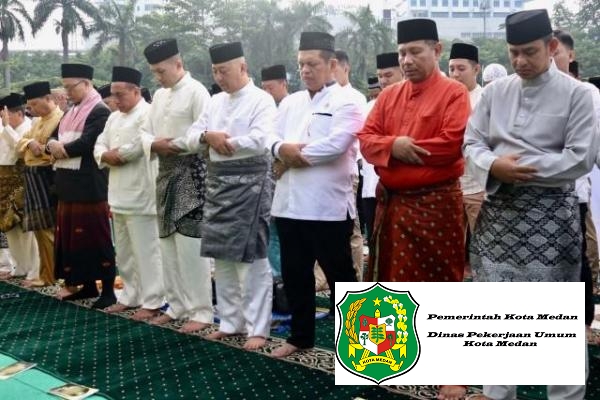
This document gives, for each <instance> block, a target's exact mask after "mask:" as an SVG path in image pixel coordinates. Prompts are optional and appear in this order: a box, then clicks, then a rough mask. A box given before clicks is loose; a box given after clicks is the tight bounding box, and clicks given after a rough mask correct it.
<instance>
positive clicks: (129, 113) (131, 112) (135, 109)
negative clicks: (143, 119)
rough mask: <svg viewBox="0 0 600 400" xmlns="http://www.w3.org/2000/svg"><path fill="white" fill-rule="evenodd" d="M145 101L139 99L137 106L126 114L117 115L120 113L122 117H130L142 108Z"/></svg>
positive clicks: (141, 98)
mask: <svg viewBox="0 0 600 400" xmlns="http://www.w3.org/2000/svg"><path fill="white" fill-rule="evenodd" d="M145 102H146V100H144V98H143V97H140V101H138V102H137V104H136V105H135V106H133V108H132V109H131V110H129V111H128V112H126V113H124V112H121V111H119V113H121V115H123V116H127V115H132V114H134V113H135V112H136V111H137V110H139V109H140V107H141V106H142V104H143V103H145Z"/></svg>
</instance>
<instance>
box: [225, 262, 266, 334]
mask: <svg viewBox="0 0 600 400" xmlns="http://www.w3.org/2000/svg"><path fill="white" fill-rule="evenodd" d="M215 286H216V289H217V310H218V314H219V318H220V320H221V323H220V325H219V331H221V332H225V333H247V334H248V336H249V337H253V336H260V337H264V338H267V337H269V332H270V330H271V311H272V308H273V274H272V272H271V266H270V265H269V260H268V259H266V258H261V259H259V260H255V261H254V262H253V263H252V264H249V263H240V262H233V261H225V260H215Z"/></svg>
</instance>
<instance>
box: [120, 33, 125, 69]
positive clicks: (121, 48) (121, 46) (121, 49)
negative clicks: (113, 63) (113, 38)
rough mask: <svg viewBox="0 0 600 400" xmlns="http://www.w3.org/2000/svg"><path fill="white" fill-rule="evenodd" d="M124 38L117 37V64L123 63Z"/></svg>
mask: <svg viewBox="0 0 600 400" xmlns="http://www.w3.org/2000/svg"><path fill="white" fill-rule="evenodd" d="M125 57H126V54H125V39H124V38H120V39H119V65H125V64H126V62H125Z"/></svg>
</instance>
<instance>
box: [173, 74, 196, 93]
mask: <svg viewBox="0 0 600 400" xmlns="http://www.w3.org/2000/svg"><path fill="white" fill-rule="evenodd" d="M190 79H192V76H191V75H190V73H189V72H188V71H186V72H185V74H184V75H183V77H182V78H181V79H180V80H179V82H177V83H176V84H174V85H173V87H172V88H171V90H172V91H173V92H175V91H177V90H179V89H181V88H182V87H184V86H185V85H186V84H187V83H188V81H189V80H190Z"/></svg>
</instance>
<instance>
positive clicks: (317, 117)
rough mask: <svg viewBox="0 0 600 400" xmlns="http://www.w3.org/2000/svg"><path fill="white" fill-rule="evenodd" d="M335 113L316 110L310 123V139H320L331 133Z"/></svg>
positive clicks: (310, 140) (308, 133) (308, 132)
mask: <svg viewBox="0 0 600 400" xmlns="http://www.w3.org/2000/svg"><path fill="white" fill-rule="evenodd" d="M332 121H333V114H331V113H328V112H315V113H313V114H312V118H311V120H310V123H309V124H308V131H307V135H308V141H309V142H312V141H313V140H318V139H321V138H324V137H327V136H328V135H329V132H330V131H331V124H332Z"/></svg>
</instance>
